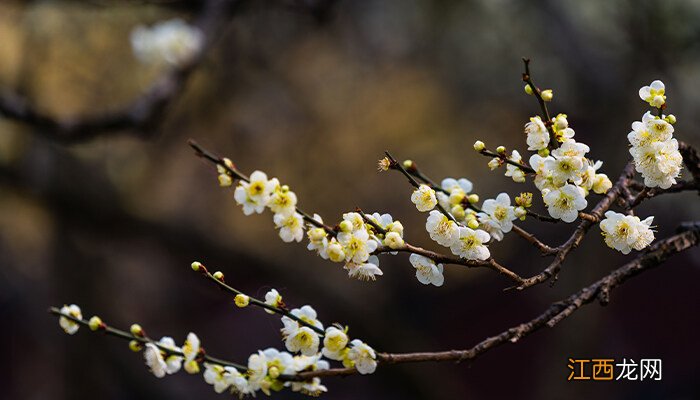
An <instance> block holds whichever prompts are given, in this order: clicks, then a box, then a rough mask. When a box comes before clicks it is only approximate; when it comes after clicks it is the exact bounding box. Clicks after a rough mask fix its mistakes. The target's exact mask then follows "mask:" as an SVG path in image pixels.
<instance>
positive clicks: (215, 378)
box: [203, 363, 249, 394]
mask: <svg viewBox="0 0 700 400" xmlns="http://www.w3.org/2000/svg"><path fill="white" fill-rule="evenodd" d="M204 368H205V369H204V374H203V376H204V381H205V382H206V383H208V384H210V385H212V386H214V391H215V392H216V393H223V392H224V391H225V390H226V389H228V388H231V387H232V390H233V392H238V393H241V394H246V393H248V392H249V391H248V389H247V386H248V382H247V381H246V379H245V378H244V377H243V375H242V374H241V373H240V372H238V370H237V369H235V368H233V367H229V366H223V365H218V364H211V363H205V364H204Z"/></svg>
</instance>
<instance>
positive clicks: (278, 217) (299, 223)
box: [273, 212, 304, 243]
mask: <svg viewBox="0 0 700 400" xmlns="http://www.w3.org/2000/svg"><path fill="white" fill-rule="evenodd" d="M273 221H274V222H275V227H277V228H279V230H280V232H279V235H280V238H282V241H284V242H287V243H289V242H301V240H302V239H303V238H304V218H303V217H302V216H301V214H299V213H298V212H293V213H292V214H289V215H285V214H275V216H274V218H273Z"/></svg>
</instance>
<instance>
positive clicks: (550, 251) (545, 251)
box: [513, 224, 557, 256]
mask: <svg viewBox="0 0 700 400" xmlns="http://www.w3.org/2000/svg"><path fill="white" fill-rule="evenodd" d="M513 232H515V233H516V234H518V235H519V236H520V237H522V238H524V239H525V240H527V241H528V242H530V243H532V245H533V246H535V247H537V248H538V249H539V250H540V252H541V253H542V255H543V256H550V255H554V254H556V253H557V249H555V248H553V247H551V246H548V245H546V244H544V243H542V242H541V241H540V240H539V239H537V237H535V235H533V234H532V233H530V232H528V231H526V230H525V229H523V228H521V227H519V226H517V225H515V224H513Z"/></svg>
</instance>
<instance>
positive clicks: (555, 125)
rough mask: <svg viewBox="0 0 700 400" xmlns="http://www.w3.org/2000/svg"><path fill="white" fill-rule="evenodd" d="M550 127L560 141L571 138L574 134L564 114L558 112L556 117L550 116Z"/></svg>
mask: <svg viewBox="0 0 700 400" xmlns="http://www.w3.org/2000/svg"><path fill="white" fill-rule="evenodd" d="M552 129H553V130H554V133H555V136H556V138H557V140H558V141H560V142H563V141H566V140H567V139H571V138H573V137H574V135H575V134H576V133H575V132H574V130H573V129H571V128H570V127H569V121H568V119H567V116H566V114H558V115H557V116H556V117H554V118H552Z"/></svg>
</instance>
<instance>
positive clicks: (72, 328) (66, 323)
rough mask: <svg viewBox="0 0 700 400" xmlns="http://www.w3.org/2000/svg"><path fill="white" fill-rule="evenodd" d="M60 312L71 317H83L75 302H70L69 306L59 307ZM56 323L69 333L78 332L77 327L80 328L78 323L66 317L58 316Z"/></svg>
mask: <svg viewBox="0 0 700 400" xmlns="http://www.w3.org/2000/svg"><path fill="white" fill-rule="evenodd" d="M61 314H64V315H70V316H71V317H73V318H78V319H83V314H82V312H81V311H80V307H78V306H77V305H76V304H71V305H69V306H67V305H64V306H63V307H61ZM58 324H59V325H60V326H61V328H62V329H63V331H64V332H66V333H67V334H69V335H73V334H75V332H78V329H80V325H79V324H78V323H76V322H73V321H71V320H70V319H68V318H66V317H60V318H59V319H58Z"/></svg>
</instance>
